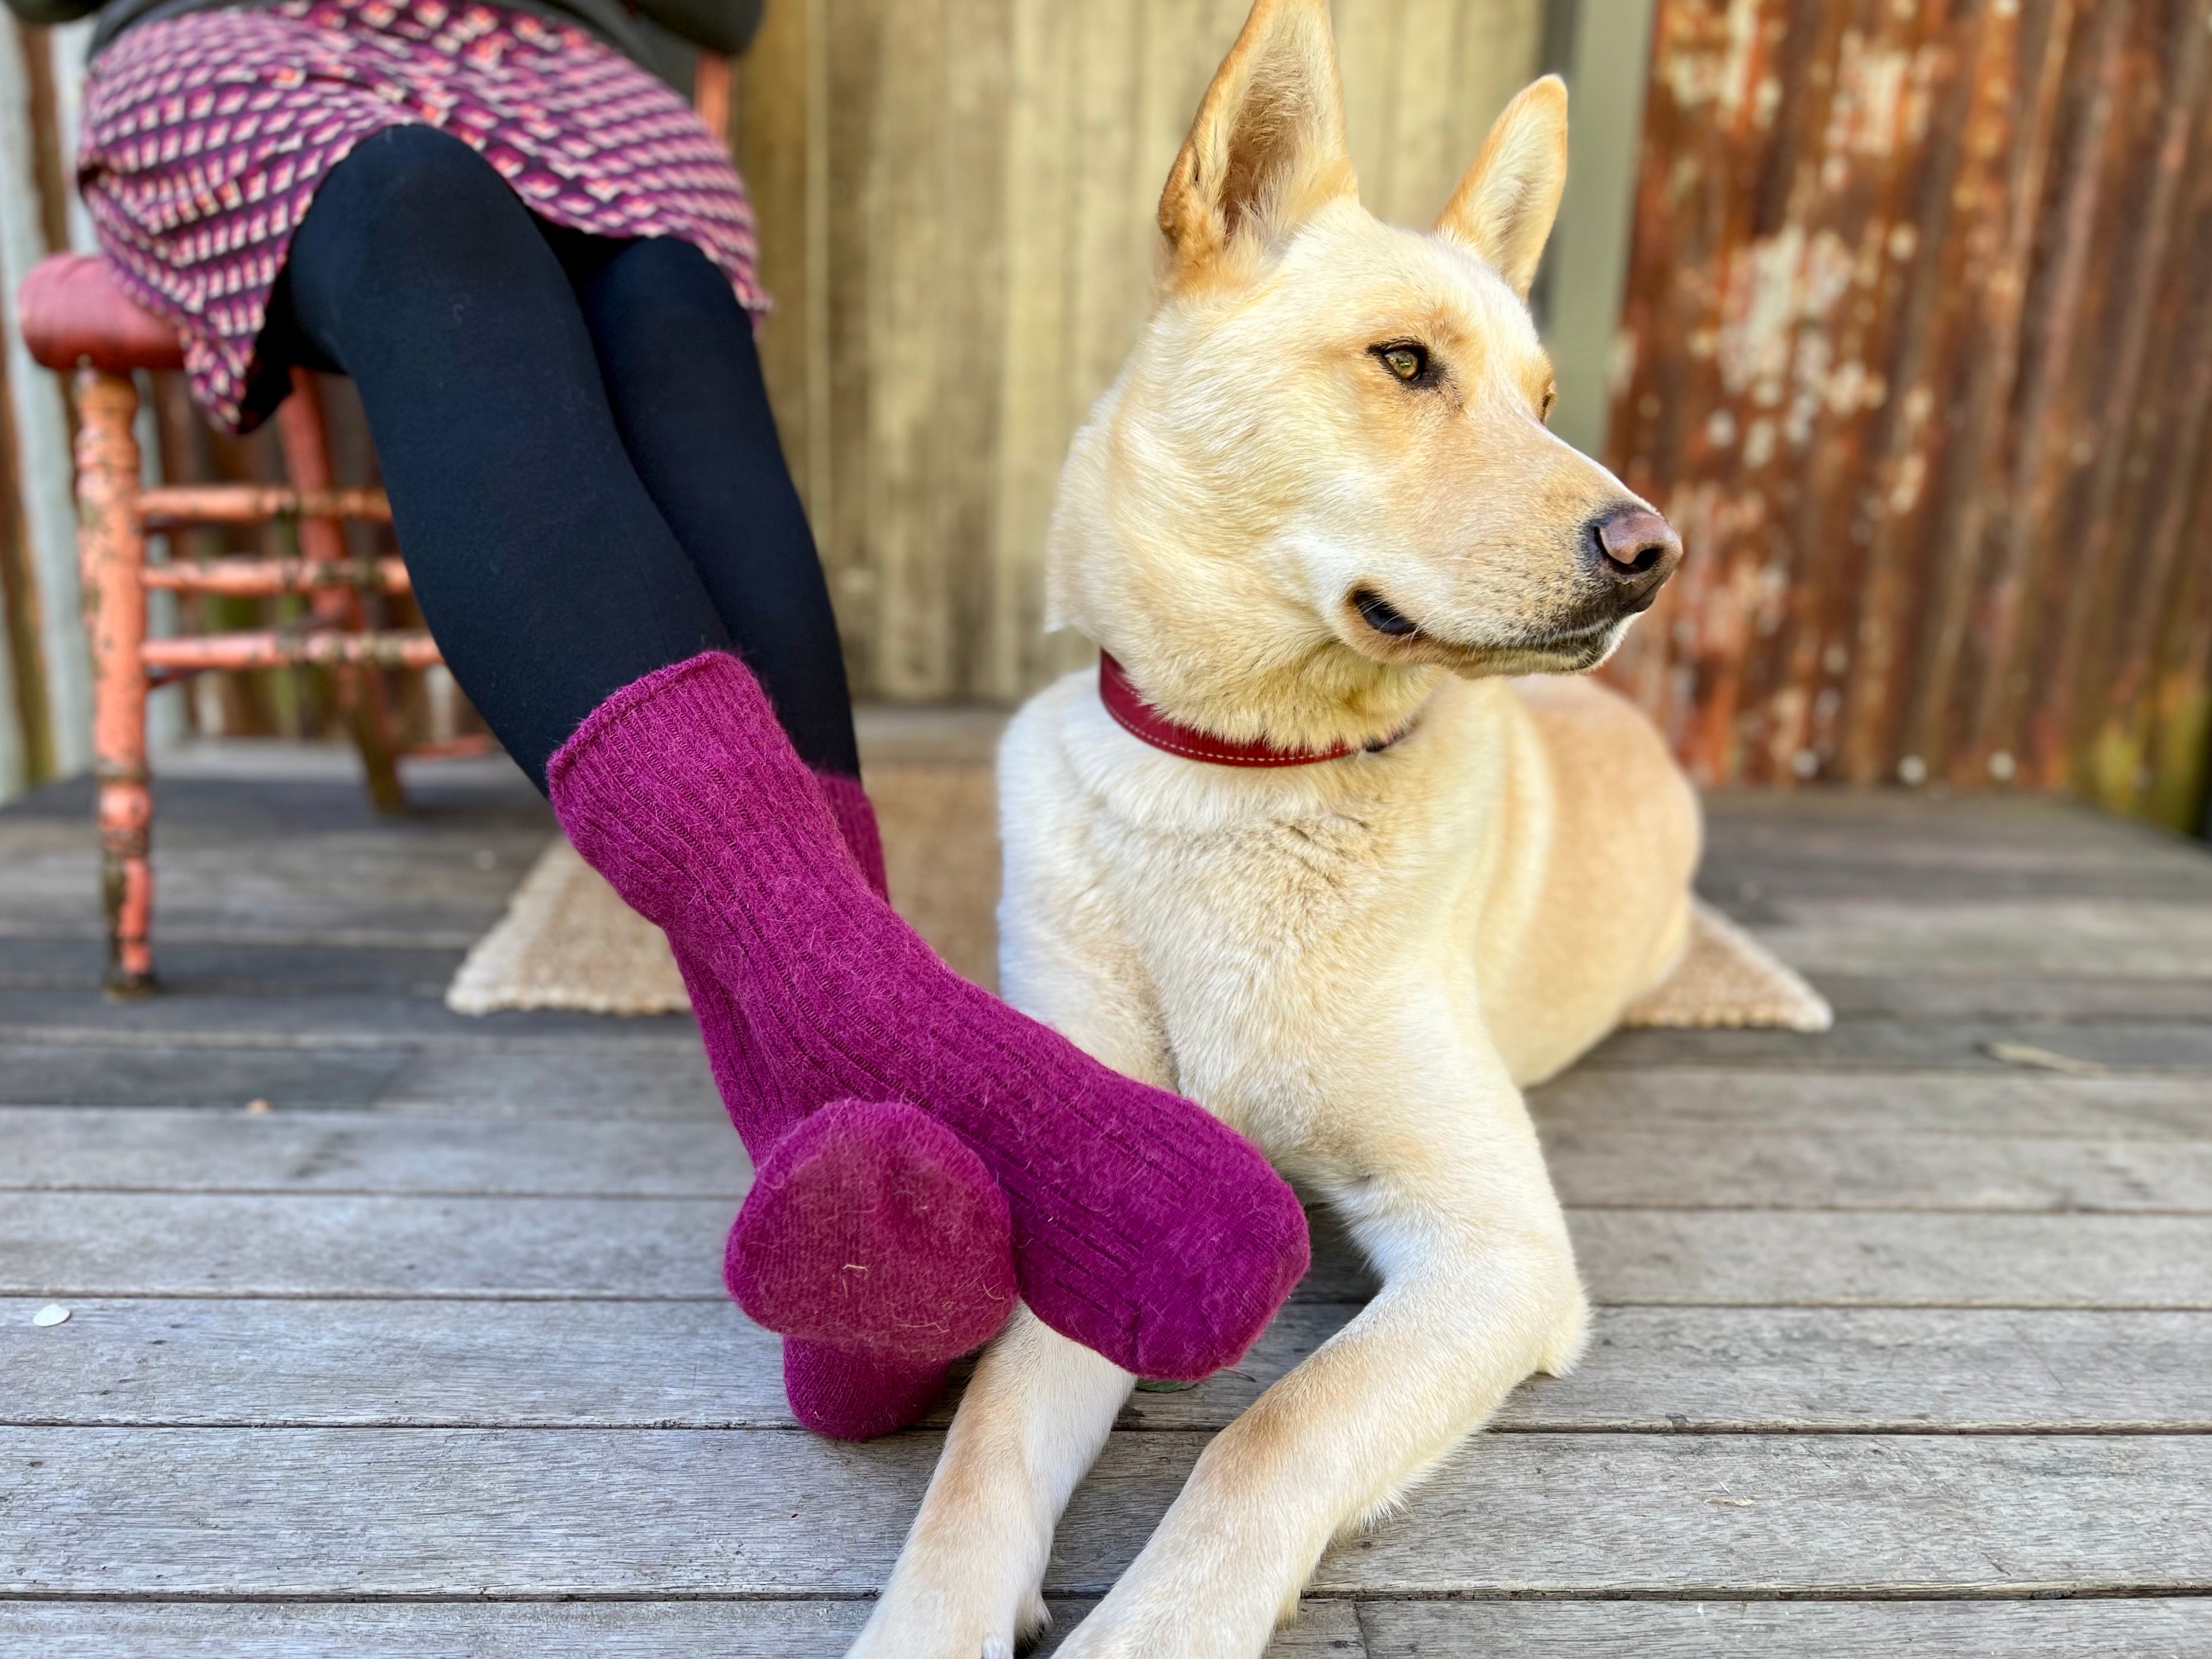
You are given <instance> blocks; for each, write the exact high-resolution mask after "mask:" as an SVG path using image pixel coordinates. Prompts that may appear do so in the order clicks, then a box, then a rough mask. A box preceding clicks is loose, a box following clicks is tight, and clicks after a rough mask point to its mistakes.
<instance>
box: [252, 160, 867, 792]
mask: <svg viewBox="0 0 2212 1659" xmlns="http://www.w3.org/2000/svg"><path fill="white" fill-rule="evenodd" d="M270 330H271V332H270V335H269V336H268V337H267V339H266V341H265V345H264V355H273V356H289V357H290V358H292V359H295V360H297V361H300V362H306V363H308V364H310V365H311V366H315V367H321V368H330V369H336V370H342V371H343V373H345V374H349V375H350V376H352V378H353V380H354V382H355V384H356V386H359V388H360V390H361V397H362V404H363V405H364V407H365V408H366V409H367V410H368V424H369V430H370V433H371V434H372V435H373V436H374V439H375V441H376V451H377V456H378V459H379V460H380V463H381V465H382V466H383V470H384V478H385V483H386V488H387V489H389V491H390V492H391V496H392V521H393V525H394V527H395V529H396V530H397V532H398V538H399V544H400V547H401V549H402V550H403V551H404V553H405V555H406V557H407V566H408V570H409V572H410V575H411V577H412V579H413V580H414V584H415V592H416V599H417V602H418V603H419V604H420V605H422V614H423V617H424V618H425V619H426V620H427V621H428V623H429V625H430V630H431V632H432V633H433V634H434V635H435V636H436V638H437V641H438V644H439V647H440V648H441V650H442V651H443V652H444V653H445V657H446V661H447V664H448V665H449V666H451V668H452V669H453V676H454V678H456V679H457V680H458V681H459V683H460V686H461V689H462V690H465V692H467V693H468V695H469V697H470V699H471V701H472V702H474V703H475V704H476V706H477V709H478V710H479V711H480V712H481V713H482V714H483V717H484V719H485V720H486V721H487V722H488V723H489V725H490V726H491V728H492V730H493V732H495V733H496V734H497V735H498V737H499V738H500V741H501V743H503V744H506V745H507V752H508V753H509V754H511V755H512V756H513V757H514V758H515V760H516V761H517V762H519V763H520V764H521V766H522V767H523V769H525V770H526V772H528V773H529V775H530V776H531V777H532V779H533V780H534V781H536V782H537V783H538V786H539V787H541V788H543V787H544V781H545V763H546V762H547V760H548V759H550V757H551V756H552V753H553V751H554V750H556V749H557V748H559V747H560V745H561V744H562V742H563V741H564V740H565V739H566V738H568V735H569V733H571V732H574V730H575V729H576V726H577V725H578V724H579V723H580V721H581V720H583V718H584V717H585V716H586V714H590V713H591V712H592V709H593V708H597V707H598V706H599V703H600V702H601V701H602V700H604V699H605V697H606V696H607V695H608V694H609V693H610V692H611V691H613V690H617V688H618V687H621V686H623V685H627V684H629V682H630V681H632V680H634V679H636V678H638V677H639V676H640V675H642V674H647V673H650V672H651V671H653V670H654V669H656V668H660V667H665V665H668V664H670V663H673V662H679V661H681V660H682V659H684V658H686V657H689V656H691V655H694V654H696V653H698V652H701V651H704V650H709V649H716V648H720V649H729V648H731V647H735V648H736V650H737V651H738V654H740V655H741V656H743V657H744V659H745V660H746V662H747V663H748V664H749V665H750V666H751V668H752V669H753V671H754V672H755V673H756V674H757V675H758V676H759V677H760V679H761V683H762V684H763V686H764V687H765V688H766V690H767V691H768V694H769V698H770V699H771V701H773V702H774V703H775V708H776V712H777V713H778V714H780V715H781V717H782V720H783V724H784V726H785V729H786V730H787V731H788V732H790V734H791V738H792V742H793V745H794V746H795V747H796V748H797V749H798V750H799V754H800V755H801V756H802V757H804V758H805V760H806V762H807V763H808V764H810V765H811V766H813V767H815V768H817V769H822V770H827V771H836V772H842V773H845V774H847V775H856V774H857V773H858V772H859V770H860V761H859V757H858V755H857V754H856V752H855V750H854V742H853V716H852V708H851V704H850V702H849V701H848V695H847V691H846V686H845V670H844V665H843V662H842V659H841V657H840V655H839V652H838V646H837V628H836V621H835V619H834V618H833V617H832V616H831V614H830V610H829V589H828V587H827V586H826V585H825V584H824V582H823V576H822V566H821V562H820V560H819V559H818V558H817V556H816V554H815V550H814V540H813V537H812V536H811V534H810V533H809V532H808V530H807V526H806V519H805V513H804V512H803V511H802V510H801V508H800V507H799V495H798V492H797V491H796V490H795V489H793V487H792V483H791V477H790V474H789V473H788V472H787V471H786V470H785V468H784V465H783V457H782V453H781V451H780V450H779V449H778V447H777V445H776V436H775V422H774V421H773V420H772V419H771V417H770V416H769V404H768V396H767V392H766V390H765V388H764V386H763V384H762V380H761V371H760V361H759V359H758V358H757V356H755V355H754V351H753V337H752V327H751V324H750V319H748V318H747V317H746V314H745V313H744V308H743V307H740V306H739V305H738V301H737V297H736V295H734V294H733V293H732V291H731V289H730V284H729V283H728V281H727V280H726V278H725V277H724V276H722V275H721V273H720V271H718V270H716V269H715V268H714V265H713V264H711V263H709V262H708V259H707V258H706V256H705V255H704V254H702V253H701V252H699V251H698V250H697V249H696V248H695V247H693V246H691V245H690V243H688V242H684V241H678V240H673V239H655V240H645V241H615V240H605V239H602V238H598V237H591V236H584V235H580V234H576V233H574V232H571V231H564V230H560V229H557V228H554V227H552V226H550V225H547V224H546V223H544V222H543V221H541V220H539V219H538V218H536V217H534V216H532V214H531V213H530V211H529V210H527V209H526V208H525V207H524V206H523V204H522V203H521V201H520V198H519V197H517V196H516V195H515V194H514V192H513V191H512V190H511V189H509V188H508V187H507V185H506V183H505V182H504V181H503V180H501V178H500V176H499V175H498V174H497V173H495V172H494V171H493V170H492V168H491V167H490V166H489V163H487V162H486V161H484V160H483V158H482V157H481V156H479V155H477V153H476V152H475V151H474V150H472V149H470V148H469V147H468V146H467V145H466V144H465V143H462V142H461V141H460V140H459V139H457V138H453V137H448V136H447V135H446V134H444V133H441V132H438V131H435V130H433V129H430V128H428V127H415V126H407V127H393V128H391V129H388V130H387V131H384V132H380V133H379V134H377V135H376V136H375V137H372V138H369V139H368V140H367V141H365V142H364V143H362V145H361V146H360V147H359V148H358V149H356V150H355V151H354V152H353V154H352V155H349V156H348V157H347V158H346V159H345V160H344V161H343V162H341V163H340V164H339V165H338V166H337V167H336V168H334V169H333V170H332V171H331V175H330V177H329V178H328V179H326V180H325V181H324V184H323V185H322V188H321V189H320V190H319V191H318V192H317V193H316V197H315V203H314V206H313V208H312V209H311V210H309V211H308V213H307V217H306V219H305V220H304V221H302V222H301V225H300V228H299V230H298V232H297V234H295V236H294V238H293V240H292V251H291V256H290V258H289V263H288V264H287V265H286V268H285V274H284V276H283V281H282V283H280V286H279V289H278V293H277V296H276V307H275V308H274V310H273V311H272V316H271V322H270Z"/></svg>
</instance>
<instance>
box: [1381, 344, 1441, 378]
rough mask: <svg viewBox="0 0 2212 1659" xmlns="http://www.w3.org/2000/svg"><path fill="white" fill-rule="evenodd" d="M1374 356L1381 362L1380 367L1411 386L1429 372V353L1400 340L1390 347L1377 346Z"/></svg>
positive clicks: (1425, 349)
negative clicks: (1381, 365)
mask: <svg viewBox="0 0 2212 1659" xmlns="http://www.w3.org/2000/svg"><path fill="white" fill-rule="evenodd" d="M1375 355H1376V356H1377V357H1380V358H1381V359H1382V360H1383V368H1387V369H1389V371H1390V372H1391V373H1392V374H1395V375H1396V376H1397V377H1398V378H1399V379H1400V380H1403V381H1404V382H1405V383H1406V384H1407V385H1408V386H1411V385H1413V382H1414V381H1416V380H1419V379H1421V377H1422V376H1423V375H1425V374H1427V373H1428V372H1429V353H1428V348H1427V347H1425V346H1419V345H1415V344H1413V343H1412V342H1411V341H1409V340H1401V341H1399V342H1397V343H1395V344H1391V345H1379V346H1376V348H1375Z"/></svg>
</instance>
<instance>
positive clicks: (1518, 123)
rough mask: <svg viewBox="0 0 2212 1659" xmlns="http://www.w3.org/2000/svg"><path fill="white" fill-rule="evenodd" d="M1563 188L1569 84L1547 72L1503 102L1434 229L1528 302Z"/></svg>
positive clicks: (1565, 184) (1565, 175) (1556, 215)
mask: <svg viewBox="0 0 2212 1659" xmlns="http://www.w3.org/2000/svg"><path fill="white" fill-rule="evenodd" d="M1566 187H1567V83H1566V82H1564V81H1562V80H1561V79H1559V76H1556V75H1547V76H1545V77H1544V78H1543V79H1542V80H1541V81H1539V82H1536V83H1535V84H1534V85H1533V86H1530V87H1528V88H1523V89H1522V93H1521V95H1520V96H1519V97H1517V98H1516V99H1515V100H1513V101H1512V102H1511V103H1510V104H1508V105H1507V106H1505V112H1504V114H1502V115H1500V116H1499V117H1498V120H1497V124H1496V125H1493V126H1492V128H1491V129H1490V137H1487V138H1486V139H1484V140H1483V141H1482V154H1480V155H1478V156H1476V157H1475V158H1474V166H1473V167H1469V168H1468V170H1467V177H1466V178H1464V179H1461V180H1460V181H1459V188H1458V189H1457V190H1455V191H1453V192H1452V197H1451V200H1450V201H1449V202H1447V203H1445V204H1444V210H1443V212H1442V213H1441V214H1439V215H1437V232H1438V234H1442V235H1444V236H1449V238H1451V240H1454V241H1455V242H1458V243H1460V244H1461V245H1462V246H1465V247H1467V248H1468V249H1470V250H1471V251H1473V252H1475V253H1477V254H1480V256H1481V257H1482V258H1484V259H1486V260H1487V261H1488V262H1489V263H1490V264H1492V265H1494V266H1495V267H1497V270H1498V274H1499V275H1500V276H1504V278H1505V280H1506V281H1507V282H1508V283H1511V284H1512V285H1513V291H1514V292H1515V293H1516V294H1517V295H1520V296H1521V297H1522V299H1524V300H1525V299H1527V298H1528V284H1529V283H1533V282H1534V281H1535V280H1536V262H1537V261H1538V260H1539V259H1540V258H1542V257H1543V253H1544V243H1545V240H1546V239H1547V238H1548V237H1549V236H1550V235H1551V234H1552V221H1553V219H1555V218H1557V217H1558V216H1559V192H1560V191H1564V190H1565V188H1566Z"/></svg>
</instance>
